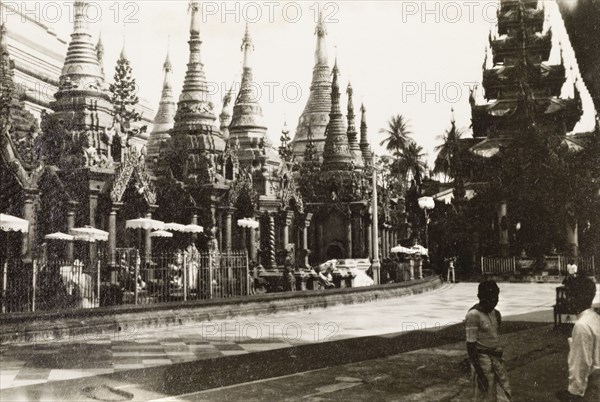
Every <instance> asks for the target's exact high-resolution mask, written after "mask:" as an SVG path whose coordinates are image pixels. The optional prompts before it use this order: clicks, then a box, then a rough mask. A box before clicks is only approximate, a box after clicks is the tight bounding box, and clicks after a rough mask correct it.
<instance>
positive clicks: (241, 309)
mask: <svg viewBox="0 0 600 402" xmlns="http://www.w3.org/2000/svg"><path fill="white" fill-rule="evenodd" d="M441 284H442V283H441V281H440V279H439V277H430V278H425V279H422V280H416V281H412V282H405V283H400V284H392V285H382V286H376V287H367V288H344V289H331V290H314V291H307V292H291V293H272V294H265V295H260V296H251V297H241V298H233V299H227V300H210V301H201V302H187V303H170V304H165V305H145V306H139V305H138V306H119V307H113V308H98V309H89V310H76V311H67V312H56V313H28V314H11V315H7V316H4V317H0V344H7V343H20V342H28V343H32V342H39V343H43V342H53V341H58V340H85V339H93V338H94V337H98V336H101V335H111V336H115V337H119V338H123V339H128V338H130V337H132V336H133V335H135V333H136V332H137V331H139V330H140V329H144V328H147V329H152V328H161V327H162V328H166V327H171V326H181V325H194V324H198V323H201V322H207V321H214V320H222V319H230V318H232V317H238V316H253V315H258V314H272V313H278V312H287V311H304V310H308V309H313V308H326V307H332V306H336V305H340V304H355V303H367V302H372V301H377V300H385V299H391V298H397V297H403V296H410V295H414V294H419V293H424V292H428V291H431V290H434V289H436V288H438V287H440V286H441Z"/></svg>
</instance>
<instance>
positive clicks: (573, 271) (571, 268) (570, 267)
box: [563, 258, 577, 288]
mask: <svg viewBox="0 0 600 402" xmlns="http://www.w3.org/2000/svg"><path fill="white" fill-rule="evenodd" d="M576 276H577V265H576V264H575V260H574V259H573V258H570V259H569V263H568V264H567V275H566V276H565V279H564V280H563V285H565V286H566V287H567V288H568V287H569V286H570V284H571V282H572V281H573V280H574V279H575V277H576Z"/></svg>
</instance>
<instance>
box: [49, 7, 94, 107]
mask: <svg viewBox="0 0 600 402" xmlns="http://www.w3.org/2000/svg"><path fill="white" fill-rule="evenodd" d="M87 6H88V4H87V2H86V1H83V0H76V1H75V3H74V7H73V9H74V22H73V33H72V34H71V42H70V43H69V48H68V50H67V56H66V58H65V64H64V66H63V69H62V74H61V77H60V88H59V91H58V92H57V94H56V98H57V99H59V98H60V97H61V96H62V89H63V88H64V87H67V88H66V89H68V90H72V89H78V88H81V89H84V88H86V89H89V88H90V87H92V85H95V86H98V85H97V82H101V83H102V82H104V74H103V73H102V68H101V66H100V63H99V62H98V52H97V50H96V44H95V43H93V42H92V35H91V33H90V28H89V24H88V22H87V19H86V17H85V15H86V14H85V8H86V7H87Z"/></svg>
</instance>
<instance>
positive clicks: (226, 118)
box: [219, 83, 234, 138]
mask: <svg viewBox="0 0 600 402" xmlns="http://www.w3.org/2000/svg"><path fill="white" fill-rule="evenodd" d="M233 85H234V84H233V83H232V84H231V87H229V90H228V91H227V93H226V94H225V97H224V98H223V109H221V114H220V115H219V121H220V122H221V126H220V128H221V133H222V134H223V136H224V137H225V138H229V125H230V124H231V113H232V107H231V99H232V98H233Z"/></svg>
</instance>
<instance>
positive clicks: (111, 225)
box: [108, 202, 123, 267]
mask: <svg viewBox="0 0 600 402" xmlns="http://www.w3.org/2000/svg"><path fill="white" fill-rule="evenodd" d="M122 206H123V203H121V202H115V203H113V205H112V209H111V212H110V215H109V216H108V254H109V256H110V265H111V266H112V267H114V266H116V265H117V264H116V260H115V256H116V253H117V213H118V212H119V210H120V209H121V207H122Z"/></svg>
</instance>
